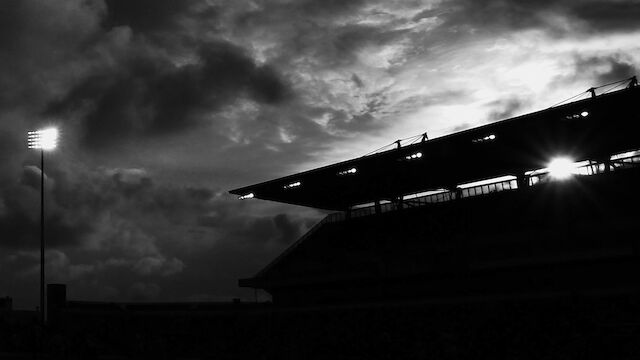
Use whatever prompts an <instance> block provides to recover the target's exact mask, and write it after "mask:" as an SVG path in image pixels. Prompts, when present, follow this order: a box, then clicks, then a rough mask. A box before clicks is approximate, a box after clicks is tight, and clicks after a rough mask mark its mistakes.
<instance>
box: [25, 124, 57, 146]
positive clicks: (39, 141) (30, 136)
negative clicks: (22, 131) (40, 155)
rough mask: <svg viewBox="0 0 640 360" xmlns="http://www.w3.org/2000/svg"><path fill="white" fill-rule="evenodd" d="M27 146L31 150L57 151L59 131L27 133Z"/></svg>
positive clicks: (50, 129)
mask: <svg viewBox="0 0 640 360" xmlns="http://www.w3.org/2000/svg"><path fill="white" fill-rule="evenodd" d="M27 145H28V146H29V149H42V150H53V149H55V148H56V146H57V145H58V129H56V128H48V129H44V130H37V131H29V132H28V133H27Z"/></svg>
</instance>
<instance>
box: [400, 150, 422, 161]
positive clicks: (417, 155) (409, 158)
mask: <svg viewBox="0 0 640 360" xmlns="http://www.w3.org/2000/svg"><path fill="white" fill-rule="evenodd" d="M421 157H422V153H421V152H417V153H415V154H411V155H407V156H405V157H404V158H405V159H407V160H415V159H420V158H421Z"/></svg>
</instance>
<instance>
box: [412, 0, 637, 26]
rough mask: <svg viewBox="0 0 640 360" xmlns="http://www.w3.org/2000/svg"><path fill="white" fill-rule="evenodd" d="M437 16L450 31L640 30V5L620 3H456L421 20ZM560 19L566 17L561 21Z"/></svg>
mask: <svg viewBox="0 0 640 360" xmlns="http://www.w3.org/2000/svg"><path fill="white" fill-rule="evenodd" d="M429 16H437V17H439V18H441V19H444V20H445V23H444V24H443V26H444V27H446V28H457V29H465V28H467V29H469V30H471V29H473V30H494V29H511V30H521V29H531V28H540V29H544V30H546V31H552V32H554V33H565V32H566V28H565V27H566V26H567V25H569V26H570V27H571V26H574V25H584V28H582V29H583V30H585V31H588V32H591V31H606V32H610V31H628V30H632V29H638V28H640V23H638V21H637V20H636V19H637V18H638V17H639V16H640V4H638V2H637V1H635V0H616V1H600V0H592V1H574V0H565V1H552V0H542V1H528V0H510V1H504V0H479V1H478V0H452V1H445V2H443V3H441V5H440V6H439V7H437V8H436V9H430V10H428V11H427V12H426V13H424V14H421V15H420V16H418V18H423V17H429ZM558 16H560V17H564V22H563V21H558V18H557V17H558Z"/></svg>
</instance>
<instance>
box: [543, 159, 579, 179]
mask: <svg viewBox="0 0 640 360" xmlns="http://www.w3.org/2000/svg"><path fill="white" fill-rule="evenodd" d="M547 170H549V176H551V177H552V178H554V179H557V180H565V179H568V178H570V177H571V175H573V174H574V173H575V171H576V164H575V163H574V161H573V160H571V159H569V158H568V157H558V158H555V159H553V160H551V162H550V163H549V166H548V167H547Z"/></svg>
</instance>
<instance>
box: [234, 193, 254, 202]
mask: <svg viewBox="0 0 640 360" xmlns="http://www.w3.org/2000/svg"><path fill="white" fill-rule="evenodd" d="M254 197H255V195H254V194H253V193H248V194H245V195H242V196H239V197H238V199H240V200H246V199H253V198H254Z"/></svg>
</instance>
